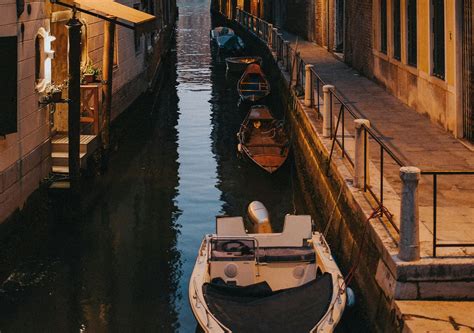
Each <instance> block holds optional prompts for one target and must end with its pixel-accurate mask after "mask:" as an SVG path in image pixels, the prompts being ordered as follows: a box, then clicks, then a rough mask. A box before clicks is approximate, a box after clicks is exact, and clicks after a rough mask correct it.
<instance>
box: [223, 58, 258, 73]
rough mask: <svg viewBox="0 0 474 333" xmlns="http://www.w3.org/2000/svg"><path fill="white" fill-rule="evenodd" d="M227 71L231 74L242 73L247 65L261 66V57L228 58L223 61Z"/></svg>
mask: <svg viewBox="0 0 474 333" xmlns="http://www.w3.org/2000/svg"><path fill="white" fill-rule="evenodd" d="M225 62H226V65H227V71H228V72H232V73H243V72H244V71H245V69H247V67H248V65H251V64H257V65H260V66H261V65H262V58H261V57H229V58H226V59H225Z"/></svg>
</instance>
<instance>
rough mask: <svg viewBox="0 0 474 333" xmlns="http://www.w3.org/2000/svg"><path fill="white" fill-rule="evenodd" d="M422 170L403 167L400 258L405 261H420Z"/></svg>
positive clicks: (401, 175) (401, 171)
mask: <svg viewBox="0 0 474 333" xmlns="http://www.w3.org/2000/svg"><path fill="white" fill-rule="evenodd" d="M420 178H421V172H420V169H418V168H416V167H412V166H409V167H401V168H400V179H401V180H402V201H401V203H400V245H399V252H398V257H399V258H400V259H401V260H403V261H415V260H419V259H420V230H419V213H418V182H419V181H420Z"/></svg>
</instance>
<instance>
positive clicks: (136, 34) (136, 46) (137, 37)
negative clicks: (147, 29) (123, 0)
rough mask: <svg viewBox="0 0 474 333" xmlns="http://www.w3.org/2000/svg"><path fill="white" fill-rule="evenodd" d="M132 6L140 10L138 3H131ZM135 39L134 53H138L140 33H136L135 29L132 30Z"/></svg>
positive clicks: (140, 44)
mask: <svg viewBox="0 0 474 333" xmlns="http://www.w3.org/2000/svg"><path fill="white" fill-rule="evenodd" d="M133 8H135V9H137V10H140V4H139V3H136V4H134V5H133ZM133 33H134V39H135V53H139V52H140V51H141V50H142V39H141V35H140V34H139V33H137V31H136V30H134V31H133Z"/></svg>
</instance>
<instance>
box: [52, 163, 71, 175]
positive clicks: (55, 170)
mask: <svg viewBox="0 0 474 333" xmlns="http://www.w3.org/2000/svg"><path fill="white" fill-rule="evenodd" d="M52 169H53V173H65V174H68V173H69V167H68V166H57V165H53V168H52Z"/></svg>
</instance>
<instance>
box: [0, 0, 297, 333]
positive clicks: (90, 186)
mask: <svg viewBox="0 0 474 333" xmlns="http://www.w3.org/2000/svg"><path fill="white" fill-rule="evenodd" d="M179 8H180V18H179V21H178V27H177V29H176V36H175V39H174V41H173V45H172V50H171V53H170V57H169V59H168V60H167V64H166V66H165V67H166V69H165V71H166V72H165V74H164V75H165V80H164V85H163V87H162V90H161V91H160V93H159V94H158V92H154V93H152V94H148V95H146V96H143V97H142V98H141V99H140V100H139V101H137V102H135V103H134V104H133V106H132V107H131V108H130V110H129V111H128V112H127V113H126V114H124V115H123V116H121V117H120V119H118V120H117V121H116V123H115V125H114V142H115V144H114V148H115V151H114V152H113V153H112V154H111V157H110V160H109V167H108V170H107V172H106V173H104V174H103V175H100V176H96V177H93V178H89V179H87V180H86V181H85V182H84V184H83V190H82V198H81V199H82V201H81V202H82V204H81V208H80V209H79V208H75V206H74V205H73V206H69V205H67V204H65V200H64V198H63V195H62V194H59V195H56V196H52V197H51V196H50V197H49V199H48V200H47V201H45V200H42V199H41V198H38V199H37V201H38V202H37V203H35V202H33V203H32V205H36V208H35V210H34V212H33V213H23V214H22V215H20V217H19V221H18V223H16V224H15V225H14V226H8V228H7V227H3V228H2V229H0V233H2V232H3V234H2V235H1V238H2V239H1V244H0V278H1V279H0V283H2V284H1V285H0V332H2V333H4V332H78V331H80V332H104V331H110V332H122V331H124V332H129V331H135V332H149V331H155V332H194V331H196V330H197V327H196V321H195V319H194V317H193V315H192V312H191V309H190V307H189V304H188V296H187V291H188V281H189V276H190V274H191V271H192V268H193V265H194V261H195V258H196V254H197V250H198V248H199V245H200V242H201V240H202V237H203V236H204V234H206V233H211V232H213V231H214V228H215V216H216V215H222V214H228V215H242V214H245V211H246V207H247V205H248V204H249V203H250V202H251V201H252V200H260V201H262V202H263V203H264V204H265V205H266V206H267V208H268V209H269V211H270V214H271V219H272V223H273V226H274V229H275V230H276V231H279V230H281V227H282V224H281V221H282V220H283V217H284V215H285V214H286V213H294V212H297V213H304V208H303V207H302V205H301V201H302V200H301V199H300V197H301V196H300V194H299V192H298V189H297V186H296V179H295V172H294V170H293V162H292V159H290V160H289V161H287V163H286V165H285V166H284V167H283V168H282V169H281V170H279V171H278V172H277V173H276V174H274V175H267V174H265V173H264V172H263V171H261V170H259V169H258V168H257V167H255V166H254V165H251V164H250V163H248V162H246V161H244V160H241V159H239V158H238V156H237V151H236V145H237V141H236V132H237V130H238V128H239V125H240V123H241V121H242V120H243V118H244V116H245V112H244V111H243V110H242V109H239V107H238V106H237V101H238V95H237V91H236V78H234V77H226V72H225V63H224V62H223V61H222V60H221V59H220V58H219V57H218V56H217V55H216V52H215V51H213V50H212V48H211V46H210V43H209V29H210V27H211V24H212V22H211V16H210V13H209V8H210V3H209V1H208V0H187V1H185V0H182V1H180V2H179ZM274 94H276V92H274ZM270 106H271V108H272V110H273V112H274V113H275V115H276V116H278V117H283V112H282V108H281V106H280V105H279V99H277V98H273V99H272V101H271V103H270ZM38 196H39V197H41V194H38ZM34 200H36V199H34ZM34 200H33V201H34ZM3 281H4V282H3Z"/></svg>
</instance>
